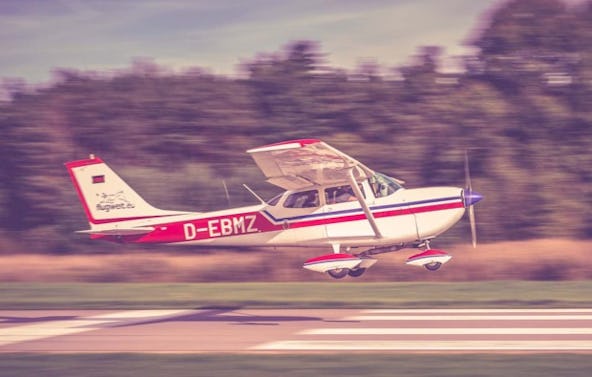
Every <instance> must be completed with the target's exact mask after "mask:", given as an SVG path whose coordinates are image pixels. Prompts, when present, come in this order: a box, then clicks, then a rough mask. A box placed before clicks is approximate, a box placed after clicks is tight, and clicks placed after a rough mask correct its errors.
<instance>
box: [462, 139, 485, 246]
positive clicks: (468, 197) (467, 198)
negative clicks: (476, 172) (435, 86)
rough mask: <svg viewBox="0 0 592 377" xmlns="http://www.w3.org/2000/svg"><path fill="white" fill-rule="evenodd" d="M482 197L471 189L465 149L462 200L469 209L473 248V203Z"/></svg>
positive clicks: (474, 223) (475, 229) (474, 231)
mask: <svg viewBox="0 0 592 377" xmlns="http://www.w3.org/2000/svg"><path fill="white" fill-rule="evenodd" d="M481 199H483V195H481V194H479V193H478V192H476V191H473V185H472V184H471V171H470V169H469V154H468V153H467V151H466V150H465V189H464V190H463V200H464V205H465V208H468V210H469V222H470V223H471V241H472V244H473V248H475V247H477V223H476V222H475V209H474V207H473V206H474V205H475V204H476V203H477V202H479V201H480V200H481Z"/></svg>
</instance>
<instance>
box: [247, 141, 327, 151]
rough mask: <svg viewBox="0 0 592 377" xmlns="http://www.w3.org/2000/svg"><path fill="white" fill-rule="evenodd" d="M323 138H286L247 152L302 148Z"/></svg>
mask: <svg viewBox="0 0 592 377" xmlns="http://www.w3.org/2000/svg"><path fill="white" fill-rule="evenodd" d="M321 142H322V141H321V140H318V139H295V140H286V141H280V142H278V143H273V144H267V145H264V146H261V147H257V148H253V149H249V150H247V153H258V152H271V151H277V150H283V149H295V148H302V147H305V146H307V145H310V144H316V143H321Z"/></svg>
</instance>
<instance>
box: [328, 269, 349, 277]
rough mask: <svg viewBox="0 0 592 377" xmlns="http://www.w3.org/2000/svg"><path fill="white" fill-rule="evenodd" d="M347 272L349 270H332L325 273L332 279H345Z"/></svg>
mask: <svg viewBox="0 0 592 377" xmlns="http://www.w3.org/2000/svg"><path fill="white" fill-rule="evenodd" d="M349 272H350V269H349V268H336V269H334V270H329V271H327V273H328V274H329V276H331V277H332V278H333V279H342V278H344V277H346V276H347V274H348V273H349Z"/></svg>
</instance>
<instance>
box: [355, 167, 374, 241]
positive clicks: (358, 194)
mask: <svg viewBox="0 0 592 377" xmlns="http://www.w3.org/2000/svg"><path fill="white" fill-rule="evenodd" d="M347 173H348V174H347V176H348V178H349V183H350V184H351V187H352V190H354V194H355V195H356V199H358V202H359V203H360V205H361V206H362V209H363V210H364V213H365V214H366V218H367V219H368V222H369V223H370V226H371V227H372V230H373V231H374V234H375V235H376V238H382V234H381V233H380V230H378V225H377V224H376V220H375V219H374V216H373V215H372V212H371V211H370V207H368V204H367V203H366V200H365V199H364V195H362V191H360V187H359V186H358V182H357V181H356V177H354V168H350V169H348V171H347Z"/></svg>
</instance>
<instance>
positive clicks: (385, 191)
mask: <svg viewBox="0 0 592 377" xmlns="http://www.w3.org/2000/svg"><path fill="white" fill-rule="evenodd" d="M368 183H370V187H372V192H374V197H376V198H382V197H385V196H389V195H391V194H393V193H394V192H395V191H397V190H398V189H400V188H401V187H402V186H401V185H400V184H398V183H397V182H395V181H394V180H393V179H392V178H390V177H388V176H386V175H384V174H381V173H376V174H374V175H373V176H372V177H370V178H369V179H368Z"/></svg>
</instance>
